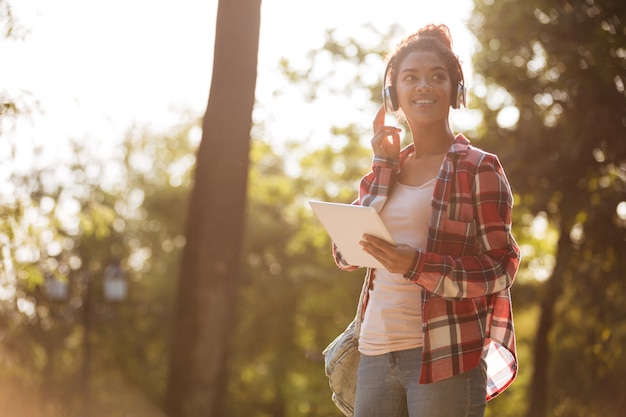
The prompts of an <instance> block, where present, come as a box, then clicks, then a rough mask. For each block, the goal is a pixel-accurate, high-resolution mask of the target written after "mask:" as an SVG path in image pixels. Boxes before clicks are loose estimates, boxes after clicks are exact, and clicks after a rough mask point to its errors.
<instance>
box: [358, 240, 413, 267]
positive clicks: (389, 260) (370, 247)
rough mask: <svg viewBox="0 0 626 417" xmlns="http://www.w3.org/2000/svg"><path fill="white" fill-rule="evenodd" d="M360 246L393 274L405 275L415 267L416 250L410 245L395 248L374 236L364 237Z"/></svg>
mask: <svg viewBox="0 0 626 417" xmlns="http://www.w3.org/2000/svg"><path fill="white" fill-rule="evenodd" d="M359 244H360V245H361V247H362V248H363V250H364V251H365V252H367V253H369V254H370V255H372V256H373V257H374V258H376V260H378V262H380V263H381V264H382V265H383V266H384V267H385V269H386V270H387V271H389V272H391V273H394V274H402V275H404V274H406V273H407V272H408V271H409V269H410V268H411V267H412V266H413V258H414V257H415V248H412V247H410V246H409V245H397V246H395V245H392V244H390V243H387V242H385V241H384V240H382V239H379V238H377V237H374V236H372V235H363V240H361V241H360V242H359Z"/></svg>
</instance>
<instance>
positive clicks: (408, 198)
mask: <svg viewBox="0 0 626 417" xmlns="http://www.w3.org/2000/svg"><path fill="white" fill-rule="evenodd" d="M435 182H436V178H433V179H432V180H430V181H428V182H426V183H425V184H423V185H421V186H419V187H411V186H408V185H404V184H400V183H397V184H396V186H395V188H394V190H393V193H392V195H391V196H390V197H389V200H388V201H387V203H386V204H385V207H383V210H382V212H381V218H382V219H383V222H384V223H385V225H386V226H387V228H388V229H389V232H390V233H391V235H392V236H393V238H394V240H395V241H396V242H397V243H404V244H407V245H409V246H411V247H414V248H418V249H425V248H426V240H427V237H428V221H429V217H430V207H431V200H432V196H433V191H434V187H435ZM421 295H422V289H421V287H420V286H419V285H416V284H414V283H412V282H410V281H407V280H406V279H405V278H404V277H403V276H402V274H392V273H390V272H388V271H387V270H385V269H376V271H375V278H374V283H373V288H372V289H371V290H370V291H369V301H368V304H367V309H366V310H365V315H364V317H363V323H362V324H361V334H360V336H359V351H360V352H361V353H363V354H364V355H370V356H373V355H381V354H384V353H389V352H395V351H399V350H406V349H413V348H416V347H420V346H422V311H421Z"/></svg>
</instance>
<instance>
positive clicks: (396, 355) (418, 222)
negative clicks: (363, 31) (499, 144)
mask: <svg viewBox="0 0 626 417" xmlns="http://www.w3.org/2000/svg"><path fill="white" fill-rule="evenodd" d="M451 43H452V42H451V38H450V33H449V30H448V28H447V27H446V26H444V25H439V26H434V25H428V26H426V27H424V28H422V29H420V30H419V31H418V32H417V33H415V34H413V35H411V36H409V37H407V38H405V39H404V40H403V41H402V42H401V43H400V44H399V45H398V47H397V48H396V50H395V51H394V52H393V54H392V55H391V57H390V58H389V60H388V67H387V71H386V74H385V80H384V82H385V83H386V84H387V88H386V89H385V92H386V96H387V97H386V104H387V106H388V107H390V108H392V109H393V110H394V111H396V112H397V116H398V117H399V118H401V119H403V120H404V121H405V122H406V125H407V126H408V128H409V129H410V133H411V136H412V139H413V141H412V143H411V144H410V145H409V146H407V147H405V148H404V149H401V147H400V132H401V130H400V129H398V128H396V127H392V126H386V125H385V124H384V120H385V105H383V106H382V107H381V109H380V110H379V111H378V113H377V114H376V116H375V118H374V123H373V127H374V137H373V138H372V141H371V144H372V148H373V151H374V158H373V164H372V170H371V171H370V172H369V173H368V174H367V175H365V177H363V179H362V181H361V185H360V190H359V197H358V199H357V201H356V202H355V204H361V205H368V206H374V207H376V209H377V210H378V211H379V212H380V214H381V217H382V218H383V220H384V222H385V224H386V225H387V227H388V229H389V230H390V232H391V234H392V235H393V237H394V240H395V241H396V242H398V244H397V246H394V245H390V244H388V243H386V242H384V241H382V240H380V239H377V238H375V237H373V236H368V235H366V236H364V237H363V240H362V242H361V245H362V247H363V250H365V251H366V252H367V253H369V254H371V255H372V256H374V257H375V258H376V259H378V260H379V261H380V262H381V264H382V265H384V267H385V268H384V269H382V268H380V269H375V270H371V271H369V275H368V277H369V278H368V280H369V281H368V288H369V290H368V291H367V292H366V294H365V297H364V301H363V304H362V306H361V318H362V324H361V330H360V337H359V351H360V353H361V359H360V364H359V370H358V380H357V393H356V401H355V412H354V415H355V417H369V416H371V417H396V416H410V417H443V416H446V417H463V416H466V417H467V416H471V417H478V416H483V415H484V410H485V406H486V402H487V400H489V399H490V398H493V397H494V396H495V395H497V394H499V393H500V392H501V391H503V390H504V389H505V388H506V387H507V386H508V385H509V384H510V383H511V382H512V381H513V379H514V377H515V374H516V372H517V357H516V353H515V335H514V330H513V316H512V311H511V299H510V292H509V288H510V286H511V284H512V283H513V280H514V277H515V274H516V272H517V268H518V265H519V260H520V251H519V247H518V245H517V244H516V242H515V240H514V239H513V237H512V235H511V209H512V205H513V198H512V194H511V190H510V187H509V183H508V181H507V178H506V176H505V173H504V171H503V169H502V167H501V165H500V163H499V161H498V158H497V157H496V156H495V155H493V154H489V153H487V152H484V151H482V150H480V149H478V148H475V147H473V146H472V145H470V143H469V140H468V139H466V138H465V137H464V136H463V135H461V134H458V135H455V134H453V133H452V131H451V129H450V125H449V122H448V115H449V112H450V108H451V107H452V108H457V107H459V106H460V105H461V104H464V103H463V101H464V85H463V74H462V70H461V66H460V63H459V60H458V58H457V56H456V55H455V54H454V53H453V52H452V48H451ZM333 254H334V256H335V260H336V262H337V264H338V265H339V267H341V268H343V269H346V270H352V269H355V268H356V267H354V266H351V265H347V264H346V263H345V261H344V260H343V259H342V257H341V253H339V252H338V251H337V249H336V247H335V248H334V251H333Z"/></svg>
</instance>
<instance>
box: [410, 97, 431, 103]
mask: <svg viewBox="0 0 626 417" xmlns="http://www.w3.org/2000/svg"><path fill="white" fill-rule="evenodd" d="M411 103H413V104H434V103H435V100H429V99H423V98H422V99H417V100H413V101H412V102H411Z"/></svg>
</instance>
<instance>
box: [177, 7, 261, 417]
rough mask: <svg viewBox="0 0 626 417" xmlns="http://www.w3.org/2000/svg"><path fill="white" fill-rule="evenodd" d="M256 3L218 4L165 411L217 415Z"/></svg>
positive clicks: (235, 264)
mask: <svg viewBox="0 0 626 417" xmlns="http://www.w3.org/2000/svg"><path fill="white" fill-rule="evenodd" d="M260 5H261V1H260V0H230V1H228V0H220V2H219V4H218V12H217V26H216V37H215V51H214V64H213V77H212V82H211V91H210V95H209V102H208V105H207V110H206V114H205V116H204V121H203V126H202V127H203V133H202V139H201V142H200V146H199V149H198V153H197V163H196V172H195V181H194V188H193V192H192V195H191V200H190V206H189V212H188V216H187V229H186V239H187V242H186V246H185V249H184V254H183V258H182V264H181V270H180V278H179V285H178V296H177V307H176V309H177V310H176V319H175V330H174V337H173V342H172V343H173V344H172V351H171V356H170V374H169V379H168V391H167V398H166V409H167V412H168V413H169V414H170V415H171V416H172V417H200V416H202V417H206V416H220V415H222V405H223V399H224V398H225V394H226V388H227V382H226V378H225V377H226V371H227V368H226V364H227V358H228V350H229V345H230V338H231V329H232V328H233V326H234V303H235V294H236V289H237V277H238V275H239V266H240V255H241V245H242V237H243V231H244V213H245V205H246V187H247V176H248V153H249V146H250V145H249V142H250V129H251V125H252V108H253V105H254V93H255V85H256V71H257V52H258V40H259V25H260Z"/></svg>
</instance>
